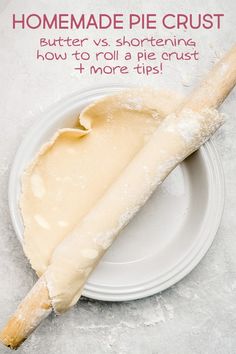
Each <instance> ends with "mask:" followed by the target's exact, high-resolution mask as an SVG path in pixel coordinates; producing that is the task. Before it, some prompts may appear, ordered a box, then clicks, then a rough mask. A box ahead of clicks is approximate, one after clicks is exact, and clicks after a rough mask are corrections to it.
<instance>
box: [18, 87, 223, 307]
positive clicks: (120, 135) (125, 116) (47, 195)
mask: <svg viewBox="0 0 236 354" xmlns="http://www.w3.org/2000/svg"><path fill="white" fill-rule="evenodd" d="M180 103H181V99H180V97H177V96H176V94H170V93H165V92H159V91H155V90H151V89H136V90H134V89H132V90H127V91H124V92H121V93H119V94H117V95H114V96H108V97H105V98H103V99H101V100H99V101H97V102H95V103H93V104H91V105H89V106H88V107H87V108H85V109H84V110H83V111H82V112H81V114H80V116H79V118H78V124H77V126H76V127H73V128H67V129H62V130H59V131H58V132H56V134H55V135H54V136H53V137H52V139H51V141H50V142H48V143H47V144H45V145H44V146H43V147H42V149H41V150H40V151H39V153H38V155H37V156H36V158H35V160H34V161H33V162H32V163H31V164H30V166H29V167H28V168H27V170H26V171H25V173H24V175H23V178H22V194H21V202H20V204H21V210H22V216H23V220H24V225H25V231H24V251H25V253H26V255H27V257H28V258H29V260H30V262H31V265H32V267H33V268H34V269H35V270H36V272H37V274H38V275H41V274H43V273H44V274H45V277H46V281H47V286H48V289H49V295H50V298H51V300H52V304H53V306H54V309H55V310H56V311H57V312H63V311H65V310H66V309H67V308H68V307H70V306H72V305H73V304H75V303H76V302H77V300H78V299H79V297H80V295H81V292H82V289H83V286H84V284H85V282H86V280H87V278H88V276H89V274H90V273H91V272H92V270H93V269H94V268H95V266H96V264H97V263H98V261H99V260H100V258H101V257H102V256H103V254H104V253H105V251H106V250H107V248H108V247H109V246H110V245H111V244H112V242H113V240H114V238H115V237H116V235H117V234H118V233H119V231H120V230H121V229H122V228H123V227H124V226H125V225H126V224H127V223H128V222H129V220H130V219H131V218H132V217H133V215H134V214H135V213H136V212H137V211H138V210H139V208H140V207H141V206H142V205H143V204H144V203H145V202H146V200H147V199H148V197H149V196H150V195H151V193H152V192H153V191H154V189H155V188H156V186H157V185H158V184H160V183H161V182H162V181H163V180H164V179H165V177H166V176H167V175H168V174H169V173H170V172H171V171H172V170H173V168H174V167H175V166H176V165H177V164H178V163H179V162H181V161H182V160H183V159H184V158H185V157H186V156H188V155H189V154H191V153H192V152H193V151H195V150H196V149H198V148H199V146H200V145H201V144H203V143H204V142H205V141H206V140H207V139H208V138H209V136H210V135H211V134H213V133H214V131H215V130H216V129H217V128H218V127H219V126H220V125H221V123H222V116H221V115H220V114H219V113H218V112H217V111H214V110H204V111H202V112H193V111H191V110H188V109H183V110H180V112H179V113H178V114H174V113H172V112H174V111H176V110H177V107H178V106H179V105H180Z"/></svg>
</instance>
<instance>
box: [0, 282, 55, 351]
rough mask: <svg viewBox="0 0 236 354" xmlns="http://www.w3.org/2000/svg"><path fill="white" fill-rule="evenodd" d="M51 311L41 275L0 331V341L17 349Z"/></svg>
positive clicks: (45, 286)
mask: <svg viewBox="0 0 236 354" xmlns="http://www.w3.org/2000/svg"><path fill="white" fill-rule="evenodd" d="M51 311H52V305H51V301H50V299H49V294H48V289H47V285H46V282H45V279H44V278H43V277H41V278H40V279H39V280H38V281H37V283H36V284H35V285H34V287H33V288H32V289H31V291H30V292H29V293H28V295H27V296H26V297H25V299H24V300H23V301H22V302H21V303H20V305H19V306H18V308H17V309H16V312H15V313H14V315H13V316H11V318H10V319H9V321H8V322H7V324H6V326H5V327H4V328H3V329H2V331H1V332H0V342H1V343H2V344H4V345H5V346H6V347H9V348H11V349H17V348H18V347H19V346H20V345H21V344H22V343H23V342H24V340H25V339H26V338H27V337H28V336H29V335H30V333H31V332H33V331H34V330H35V328H36V327H38V325H39V324H40V323H41V322H42V320H43V319H44V318H46V317H47V316H48V315H49V314H50V313H51Z"/></svg>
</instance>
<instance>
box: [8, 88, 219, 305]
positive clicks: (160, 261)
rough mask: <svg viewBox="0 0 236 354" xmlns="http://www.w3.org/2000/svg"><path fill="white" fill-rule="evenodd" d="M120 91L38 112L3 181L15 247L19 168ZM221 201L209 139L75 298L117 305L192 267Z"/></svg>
mask: <svg viewBox="0 0 236 354" xmlns="http://www.w3.org/2000/svg"><path fill="white" fill-rule="evenodd" d="M123 88H124V87H118V86H111V87H106V88H100V89H96V90H90V91H87V92H83V93H81V92H77V93H74V94H73V95H72V96H70V97H67V98H66V99H63V100H62V101H61V102H59V103H57V104H56V105H54V106H52V107H51V108H50V109H48V111H47V112H45V113H43V115H42V117H41V118H40V119H39V121H38V122H37V123H36V124H35V126H34V127H33V128H32V129H31V130H30V131H29V132H28V134H27V136H26V137H25V139H24V141H23V143H22V145H21V146H20V148H19V150H18V152H17V154H16V157H15V160H14V163H13V166H12V170H11V175H10V182H9V206H10V213H11V217H12V222H13V226H14V228H15V231H16V234H17V236H18V238H19V239H20V241H21V242H22V235H23V224H22V219H21V214H20V210H19V194H20V178H21V175H22V172H23V171H24V169H25V167H26V166H27V165H28V163H29V162H30V161H31V160H32V159H33V157H34V156H35V154H36V153H37V151H38V150H39V148H40V147H41V146H42V144H43V143H44V142H46V141H48V140H49V138H50V137H51V136H52V134H53V133H54V132H55V131H56V130H57V129H58V128H62V127H65V126H66V127H68V126H72V125H73V123H74V122H75V120H76V118H77V116H78V113H79V112H80V111H81V109H82V108H83V107H85V106H86V105H88V104H89V103H91V102H92V101H94V100H96V99H98V98H101V97H102V96H104V95H107V94H111V93H114V92H117V91H119V90H121V89H123ZM223 202H224V178H223V172H222V167H221V163H220V160H219V157H218V155H217V153H216V150H215V148H214V146H213V144H212V142H211V141H209V142H207V143H206V144H205V145H204V146H203V147H202V148H201V149H200V150H199V151H198V152H196V153H194V154H193V155H192V156H191V157H189V158H188V159H187V160H185V161H184V162H183V163H182V164H181V165H180V166H179V167H177V168H176V169H175V171H173V172H172V174H171V175H170V176H169V177H168V178H167V179H166V181H165V182H164V183H163V184H162V185H161V186H160V187H158V189H157V190H156V192H155V193H154V194H153V196H152V197H151V199H150V200H149V201H148V202H147V203H146V205H145V206H144V207H143V208H142V210H141V211H140V212H139V213H138V215H136V217H135V218H134V219H133V220H132V221H131V222H130V224H129V225H128V226H127V227H126V228H125V230H123V231H122V233H121V234H120V235H119V236H118V238H117V240H116V241H115V242H114V244H113V245H112V247H111V248H110V250H109V251H108V252H107V254H106V255H105V257H104V258H103V259H102V261H101V262H100V263H99V265H98V267H97V268H96V270H95V271H94V272H93V274H92V275H91V276H90V278H89V280H88V282H87V284H86V286H85V289H84V292H83V295H85V296H88V297H91V298H94V299H99V300H106V301H113V300H115V301H123V300H131V299H138V298H141V297H145V296H149V295H152V294H154V293H157V292H159V291H161V290H164V289H166V288H168V287H169V286H171V285H173V284H174V283H176V282H177V281H179V280H180V279H182V278H183V277H184V276H185V275H186V274H188V273H189V272H190V271H191V270H192V269H193V268H194V267H195V266H196V265H197V264H198V262H199V261H200V260H201V259H202V257H203V256H204V254H205V253H206V251H207V250H208V248H209V247H210V245H211V243H212V241H213V239H214V236H215V234H216V231H217V228H218V226H219V223H220V219H221V215H222V211H223V204H224V203H223Z"/></svg>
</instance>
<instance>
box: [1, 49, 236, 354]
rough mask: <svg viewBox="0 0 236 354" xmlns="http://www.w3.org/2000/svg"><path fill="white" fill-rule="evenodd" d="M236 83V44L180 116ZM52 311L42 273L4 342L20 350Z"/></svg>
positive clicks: (214, 102)
mask: <svg viewBox="0 0 236 354" xmlns="http://www.w3.org/2000/svg"><path fill="white" fill-rule="evenodd" d="M235 84H236V47H233V48H232V49H231V50H230V51H229V52H228V53H227V54H226V55H225V56H224V57H223V59H222V60H221V61H220V62H218V63H217V64H216V65H215V66H214V67H213V69H212V70H211V71H210V73H209V75H208V76H207V77H206V79H205V80H204V81H203V82H202V84H201V86H200V87H199V88H198V89H197V90H195V91H194V92H193V93H192V94H191V95H190V96H189V97H188V98H187V99H186V100H184V102H183V104H182V105H181V107H180V108H179V109H178V115H179V116H181V111H182V110H183V109H186V108H187V109H192V110H194V111H200V110H202V109H205V108H217V107H219V105H220V104H221V103H222V102H223V101H224V99H225V98H226V97H227V95H228V94H229V92H230V91H231V90H232V89H233V87H234V86H235ZM198 147H200V145H199V146H198ZM186 157H187V156H186ZM51 311H52V304H51V301H50V298H49V292H48V289H47V285H46V280H45V278H44V276H41V278H40V279H39V280H38V281H37V283H36V284H35V285H34V287H33V288H32V289H31V291H30V292H29V293H28V295H27V296H26V297H25V299H24V300H23V301H22V302H21V303H20V305H19V306H18V308H17V309H16V312H15V313H14V314H13V315H12V316H11V318H10V319H9V321H8V322H7V324H6V326H5V327H4V328H3V330H2V331H1V333H0V341H1V342H2V343H3V344H4V345H6V346H7V347H10V348H12V349H17V348H18V347H19V345H20V344H21V343H22V342H23V341H24V340H25V339H26V338H27V337H28V336H29V335H30V333H31V332H32V331H33V330H34V329H35V328H36V327H37V326H38V325H39V324H40V323H41V322H42V320H43V319H44V318H46V317H47V316H48V315H49V314H50V313H51Z"/></svg>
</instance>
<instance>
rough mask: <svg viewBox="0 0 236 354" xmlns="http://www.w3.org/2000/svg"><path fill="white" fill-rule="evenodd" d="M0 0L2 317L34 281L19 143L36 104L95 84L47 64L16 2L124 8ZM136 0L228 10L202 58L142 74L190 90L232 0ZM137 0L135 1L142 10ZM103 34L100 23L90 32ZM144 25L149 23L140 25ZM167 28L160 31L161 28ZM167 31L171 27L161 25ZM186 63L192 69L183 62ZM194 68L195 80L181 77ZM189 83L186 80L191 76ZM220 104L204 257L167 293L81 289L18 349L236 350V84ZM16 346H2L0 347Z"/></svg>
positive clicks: (222, 34)
mask: <svg viewBox="0 0 236 354" xmlns="http://www.w3.org/2000/svg"><path fill="white" fill-rule="evenodd" d="M4 3H5V1H1V4H0V5H1V7H0V10H1V11H2V12H1V14H0V19H1V21H0V38H1V58H0V60H1V66H0V82H1V85H2V89H1V95H0V111H1V114H0V117H1V118H0V119H1V129H0V141H1V144H0V210H1V218H0V235H1V236H0V279H1V283H0V326H1V327H2V326H3V325H4V323H5V321H6V320H7V318H8V316H9V315H10V314H11V313H12V312H13V311H14V309H15V307H16V305H17V304H18V303H19V301H20V300H21V299H22V298H23V297H24V295H25V294H26V293H27V291H28V290H29V289H30V288H31V286H32V285H33V284H34V282H35V280H36V277H35V275H34V273H33V271H32V270H31V269H30V267H29V264H28V262H27V260H26V258H25V256H24V254H23V251H22V249H21V246H20V243H19V242H18V240H17V239H16V236H15V234H14V231H13V229H12V226H11V220H10V216H9V210H8V200H7V184H8V177H9V170H10V165H11V163H12V160H13V157H14V154H15V152H16V150H17V147H18V145H19V143H20V141H21V140H22V138H23V136H24V135H25V134H26V133H27V130H28V128H29V127H30V126H31V124H32V123H33V122H34V121H35V120H36V119H37V116H38V114H39V113H40V112H41V111H43V110H45V109H46V108H47V106H48V105H50V104H52V103H53V102H56V101H57V100H58V99H60V98H61V97H63V96H65V95H66V94H68V93H71V92H73V91H75V90H77V89H81V88H87V87H89V86H90V87H91V86H92V84H93V82H94V78H91V77H86V80H85V79H83V78H81V79H80V78H79V77H78V76H76V75H75V74H73V70H72V68H71V65H70V63H68V64H64V65H63V66H61V64H55V65H53V64H50V65H43V64H41V63H36V62H35V61H34V60H33V54H32V53H34V50H35V48H36V42H37V39H38V38H39V37H40V33H38V32H37V31H35V32H24V35H23V36H22V33H20V32H19V31H13V30H11V28H10V15H11V14H12V12H17V13H20V12H22V9H24V10H25V11H26V12H30V11H31V12H32V11H35V12H37V11H46V10H47V11H49V12H50V11H53V10H54V11H55V9H56V11H58V12H59V11H67V12H68V11H69V12H72V11H80V12H82V11H85V10H86V11H87V12H88V11H91V10H93V11H94V12H98V11H99V9H100V10H101V9H103V10H104V11H105V10H106V11H111V12H115V11H118V12H119V11H121V10H122V6H121V5H120V6H119V5H116V6H115V5H112V4H111V2H110V1H108V0H106V1H100V2H99V3H96V4H95V3H94V1H92V0H88V1H83V2H82V1H81V2H80V1H76V0H71V1H66V0H61V1H60V4H59V2H58V1H56V0H52V1H50V4H48V2H47V1H43V0H41V1H40V0H38V1H37V4H36V2H32V1H30V0H21V1H11V2H10V3H9V5H8V7H6V8H5V4H4ZM162 3H163V2H161V1H154V0H153V1H148V2H147V1H143V0H140V1H138V4H139V7H140V11H145V12H148V11H149V12H153V11H154V12H161V13H164V12H170V11H172V12H177V11H179V12H181V11H184V10H185V11H186V12H194V13H196V12H199V9H201V11H202V12H207V11H210V10H209V9H211V12H223V13H225V15H226V19H227V21H226V22H225V24H224V28H223V30H221V31H207V32H204V33H203V32H202V31H197V32H195V33H194V34H193V33H190V35H193V36H194V37H195V38H197V39H199V40H200V41H201V44H200V49H202V54H203V55H202V59H201V60H200V61H199V62H197V63H191V64H190V63H189V64H186V63H184V64H181V63H179V64H178V65H177V66H172V65H170V66H169V67H168V68H167V69H166V73H165V75H163V77H161V78H158V79H156V78H154V77H149V78H146V79H145V78H144V79H143V83H148V84H150V85H154V86H159V87H160V86H164V87H170V88H174V89H177V90H179V91H181V92H185V93H187V92H188V90H190V89H191V87H192V86H193V85H195V84H196V83H197V81H198V79H199V76H200V74H201V73H202V72H204V71H205V70H206V69H207V68H208V67H209V66H210V64H211V63H212V62H213V61H215V59H216V58H217V57H218V56H219V55H220V53H221V52H224V51H225V50H227V49H228V48H229V47H230V46H231V45H232V44H233V42H234V34H235V18H234V14H235V10H236V7H235V5H234V4H233V2H232V1H231V0H225V1H210V0H205V1H200V0H194V1H191V5H190V2H189V1H187V0H184V1H182V2H181V6H179V5H178V4H179V2H178V1H176V2H175V4H173V3H172V2H165V4H162ZM136 6H137V1H129V5H128V8H127V10H126V11H127V12H128V11H134V10H135V8H136ZM89 34H90V35H91V36H93V35H95V33H93V31H91V32H90V33H89ZM137 34H138V35H140V36H141V35H142V33H141V32H138V33H137ZM159 34H160V33H159ZM162 34H163V33H162ZM111 36H113V34H111ZM183 68H184V69H183ZM186 75H187V76H188V81H189V84H188V85H187V86H188V87H186V83H184V82H183V80H184V78H186ZM131 80H132V82H133V83H140V78H139V77H137V76H135V75H131V76H130V77H114V78H111V77H103V78H101V79H100V84H104V85H105V84H107V83H111V82H116V83H123V84H125V83H127V82H130V81H131ZM183 84H185V85H183ZM222 110H223V111H224V112H226V113H227V114H228V119H227V122H226V124H225V125H224V127H223V128H221V130H220V131H219V132H218V133H217V134H216V136H215V137H214V141H215V143H216V146H217V149H218V151H219V154H220V156H221V158H222V162H223V167H224V172H225V180H226V202H225V211H224V215H223V219H222V222H221V226H220V228H219V230H218V233H217V235H216V238H215V241H214V243H213V245H212V247H211V248H210V250H209V252H208V253H207V255H206V256H205V257H204V259H203V260H202V261H201V263H200V264H199V265H198V266H197V267H196V268H195V269H194V271H192V272H191V274H189V275H188V276H187V277H185V278H184V279H183V280H182V281H181V282H179V283H178V284H176V285H175V286H173V287H172V288H170V289H168V290H166V291H164V292H163V293H161V294H157V295H154V296H152V297H149V298H146V299H142V300H137V301H131V302H123V303H106V302H99V301H94V300H88V299H85V298H83V299H82V300H81V301H80V302H79V304H77V305H76V306H75V307H74V308H73V309H71V310H70V311H68V312H67V313H66V314H64V315H63V316H60V317H56V316H55V315H52V316H50V317H49V318H48V319H46V320H45V321H44V323H43V324H42V325H41V326H40V327H39V328H38V329H37V330H36V331H35V332H34V333H33V334H32V336H31V337H30V338H29V339H28V340H27V342H25V344H23V345H22V347H21V348H20V349H19V351H18V352H19V353H22V354H23V353H25V354H29V353H34V354H37V353H40V354H44V353H48V354H52V353H57V354H59V353H63V354H72V353H82V354H90V353H93V354H95V353H96V354H105V353H112V354H113V353H114V354H118V353H119V354H126V353H127V354H130V353H132V354H234V353H236V336H235V332H236V237H235V229H236V218H235V210H236V182H235V176H236V160H235V156H236V142H235V136H236V124H235V119H236V114H235V110H236V92H235V91H234V92H233V93H232V94H231V95H230V97H229V98H228V99H227V101H226V102H225V104H224V105H223V107H222ZM9 352H10V350H9V349H6V348H4V347H3V346H0V353H1V354H4V353H6V354H7V353H9Z"/></svg>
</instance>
